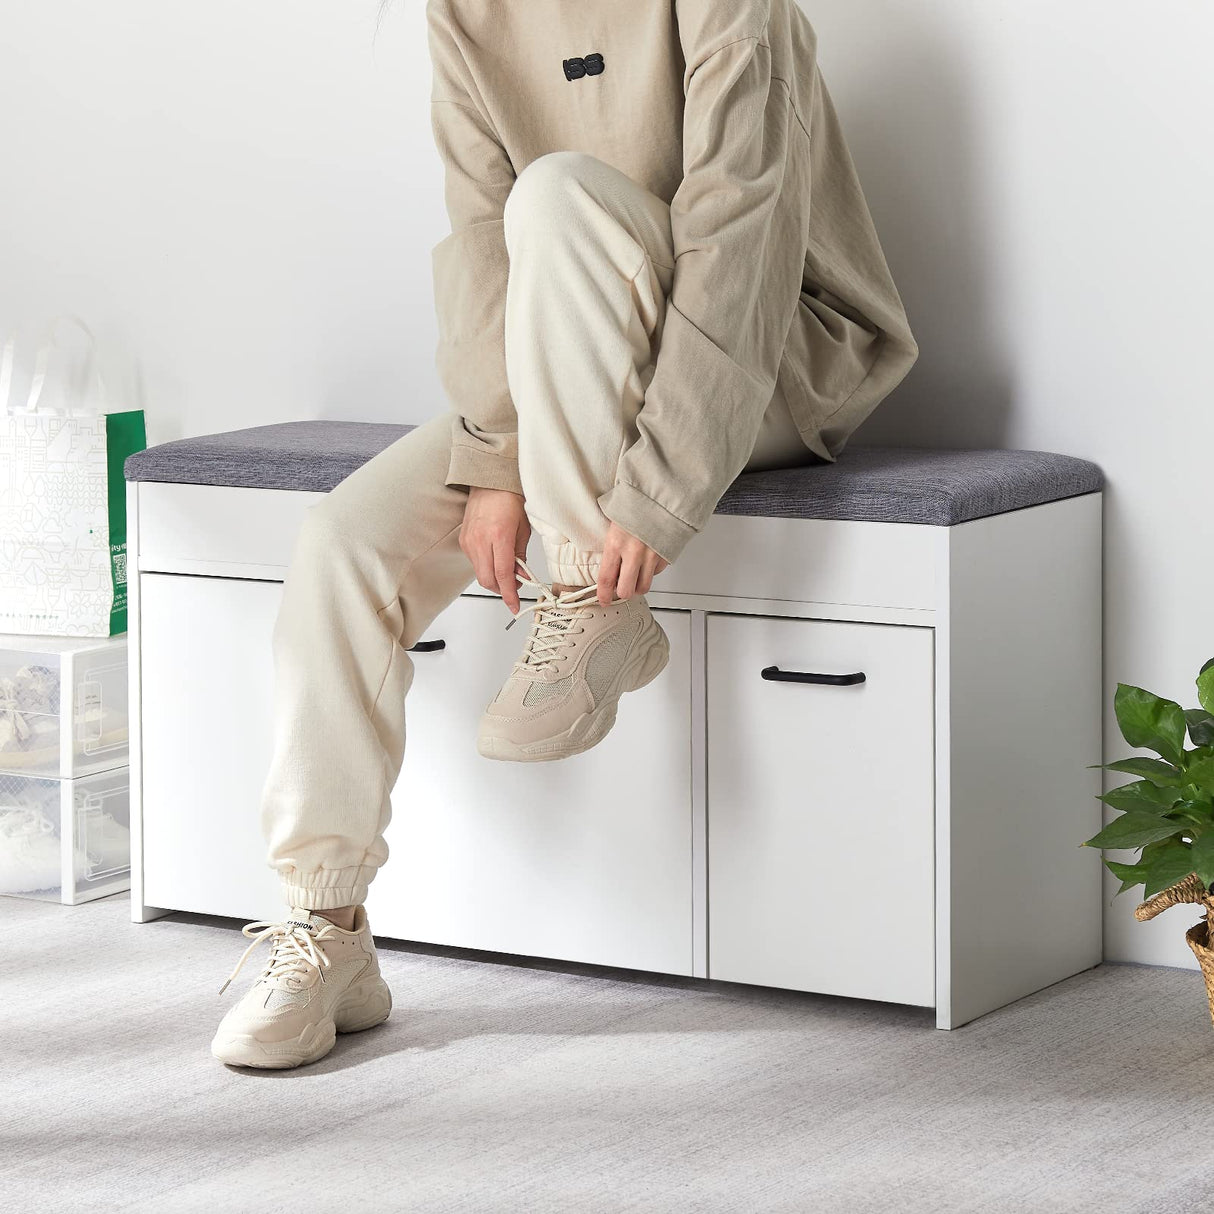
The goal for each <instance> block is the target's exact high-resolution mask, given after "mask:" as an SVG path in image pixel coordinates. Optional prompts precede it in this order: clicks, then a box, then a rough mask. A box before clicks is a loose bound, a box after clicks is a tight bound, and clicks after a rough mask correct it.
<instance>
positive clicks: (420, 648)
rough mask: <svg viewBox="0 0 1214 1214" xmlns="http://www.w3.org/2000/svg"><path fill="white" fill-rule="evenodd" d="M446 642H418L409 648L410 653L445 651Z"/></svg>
mask: <svg viewBox="0 0 1214 1214" xmlns="http://www.w3.org/2000/svg"><path fill="white" fill-rule="evenodd" d="M446 648H447V642H446V641H418V642H417V644H416V645H413V646H411V647H410V649H409V652H410V653H437V652H438V651H439V650H440V649H446Z"/></svg>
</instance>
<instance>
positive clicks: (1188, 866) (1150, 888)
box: [1142, 839, 1193, 898]
mask: <svg viewBox="0 0 1214 1214" xmlns="http://www.w3.org/2000/svg"><path fill="white" fill-rule="evenodd" d="M1149 866H1150V867H1149V872H1148V874H1147V879H1146V882H1145V883H1144V885H1143V891H1142V896H1143V897H1144V898H1149V897H1150V896H1151V895H1152V894H1157V893H1159V891H1160V890H1161V889H1167V887H1168V886H1169V885H1175V884H1176V882H1177V881H1179V880H1180V879H1181V878H1182V877H1187V876H1188V875H1189V874H1190V873H1191V872H1192V871H1193V849H1192V848H1191V847H1188V846H1187V845H1186V844H1184V843H1181V842H1180V840H1179V839H1175V840H1171V841H1169V842H1168V843H1167V844H1165V845H1164V846H1163V847H1161V848H1160V849H1159V850H1158V851H1156V852H1154V853H1153V854H1152V856H1151V859H1150V861H1149Z"/></svg>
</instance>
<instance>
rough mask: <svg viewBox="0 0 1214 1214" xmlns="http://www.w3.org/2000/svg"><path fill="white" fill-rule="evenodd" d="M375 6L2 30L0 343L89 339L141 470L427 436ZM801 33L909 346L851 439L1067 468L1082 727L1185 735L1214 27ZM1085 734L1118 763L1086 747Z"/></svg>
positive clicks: (420, 150)
mask: <svg viewBox="0 0 1214 1214" xmlns="http://www.w3.org/2000/svg"><path fill="white" fill-rule="evenodd" d="M603 2H606V0H603ZM376 6H377V0H342V2H340V3H336V2H329V3H320V2H318V0H294V2H293V3H290V4H288V3H285V0H262V2H261V3H258V4H254V5H250V4H247V3H237V2H236V0H209V2H208V3H207V4H192V5H185V4H182V3H180V2H169V0H108V2H107V3H106V4H104V5H98V4H95V3H90V2H88V0H0V29H2V30H3V38H2V39H0V115H3V116H4V118H5V121H4V124H3V130H4V137H3V139H0V331H3V330H4V329H7V328H8V327H10V326H12V325H14V324H20V325H22V326H24V327H25V330H26V332H27V333H30V334H32V330H33V327H34V326H35V325H36V323H37V322H38V321H39V320H40V319H41V318H43V317H45V316H47V315H49V314H50V313H52V312H57V311H65V310H76V311H79V312H81V313H83V314H85V315H86V316H88V317H89V318H90V319H91V320H93V321H94V322H95V324H96V327H97V328H98V330H99V332H100V334H101V337H102V339H103V342H104V343H105V346H106V351H107V358H106V368H107V370H108V371H109V373H110V377H111V378H112V379H117V380H118V381H119V383H120V384H121V385H123V386H125V388H126V389H127V391H128V392H129V393H130V395H131V396H132V397H133V398H134V399H138V400H139V401H140V402H141V403H142V404H143V405H144V406H145V408H146V409H147V410H148V414H149V428H150V432H151V439H152V441H163V440H166V439H169V438H175V437H178V436H180V435H183V434H193V433H202V432H206V431H212V430H221V429H227V428H231V427H235V426H241V425H252V424H258V423H264V422H271V421H280V420H288V419H292V418H300V417H322V416H323V417H347V418H361V419H366V420H377V421H382V420H401V421H417V420H421V419H423V418H425V417H428V416H430V415H431V414H432V413H434V412H436V411H437V410H439V409H441V408H442V407H443V402H442V399H441V395H440V389H439V386H438V382H437V378H436V376H435V373H434V367H433V347H434V336H435V334H434V320H433V314H432V309H431V296H430V289H431V288H430V266H429V250H430V248H431V246H432V245H433V244H434V243H435V242H436V241H437V240H438V239H439V237H440V236H441V234H442V232H443V230H444V226H443V225H444V218H443V211H442V201H441V188H440V180H439V167H438V162H437V158H436V156H435V154H434V152H433V148H432V145H431V140H430V131H429V117H428V108H427V104H426V98H427V96H428V90H429V65H428V60H427V57H426V46H425V36H424V16H423V6H422V4H421V3H420V0H397V11H395V12H394V13H393V14H392V15H391V16H390V17H389V18H388V19H387V20H386V21H385V23H384V25H383V27H382V28H381V30H380V31H379V34H378V36H376V34H375V17H376V12H375V10H376ZM806 9H807V11H808V12H809V14H810V16H811V18H812V19H813V21H814V23H815V25H816V27H817V29H818V32H819V35H820V38H821V55H822V62H823V67H824V70H825V71H826V74H827V80H828V82H829V84H830V87H831V90H832V92H833V94H834V96H835V100H836V102H837V104H838V106H839V108H840V111H841V112H842V114H843V118H844V121H845V124H846V128H847V131H848V134H849V138H850V140H851V143H852V148H853V152H854V153H855V156H856V160H857V162H858V164H859V166H860V170H861V173H862V176H863V178H864V181H865V184H866V188H867V190H868V193H869V197H870V201H871V203H872V207H873V210H874V213H875V215H876V217H877V222H878V227H879V229H880V231H881V232H882V235H883V239H884V242H885V245H886V248H887V252H888V254H889V258H890V262H891V264H892V266H893V268H894V274H895V278H896V279H897V281H898V282H899V284H900V286H901V288H902V291H903V295H904V297H905V300H906V304H907V308H908V310H909V312H910V315H911V318H912V322H913V323H914V326H915V329H916V332H917V335H918V337H919V339H920V343H921V345H922V348H923V354H922V357H921V359H920V362H919V364H918V366H917V367H916V368H915V370H914V371H913V372H912V375H911V377H910V378H909V379H908V380H907V382H906V384H905V385H904V386H903V387H902V388H901V389H900V390H899V391H898V392H897V393H896V394H895V395H894V396H893V397H891V398H890V399H889V400H888V401H887V402H886V403H885V404H884V405H883V406H882V407H881V409H880V410H879V411H878V413H877V415H876V416H875V417H874V418H873V419H872V421H871V422H870V423H869V424H868V425H867V426H866V427H865V428H864V430H863V431H862V432H861V436H860V439H859V441H863V442H882V441H890V442H905V443H912V444H938V445H943V446H978V445H992V446H1024V447H1037V448H1045V449H1052V450H1057V451H1065V452H1072V453H1075V454H1078V455H1083V456H1086V457H1088V458H1091V459H1095V460H1096V461H1098V462H1099V463H1100V464H1101V465H1102V466H1103V467H1104V469H1105V471H1106V473H1107V475H1108V477H1109V481H1110V484H1109V489H1108V494H1107V537H1106V562H1107V585H1108V608H1107V614H1106V620H1107V629H1108V644H1107V667H1106V678H1107V688H1106V693H1107V694H1106V699H1107V700H1109V701H1110V702H1111V696H1112V690H1113V687H1114V685H1115V683H1116V682H1117V681H1118V680H1122V681H1126V682H1132V683H1137V684H1140V685H1142V686H1145V687H1148V688H1151V689H1152V690H1155V691H1157V692H1159V693H1161V694H1165V695H1169V696H1172V697H1174V698H1179V699H1181V700H1182V701H1183V702H1185V703H1186V704H1192V703H1194V702H1195V701H1194V697H1193V692H1192V678H1193V676H1194V675H1195V673H1196V670H1197V667H1198V666H1199V665H1200V663H1201V662H1202V661H1204V660H1205V659H1206V658H1207V657H1209V656H1211V654H1212V653H1214V628H1212V627H1211V626H1210V621H1211V617H1212V613H1211V611H1210V609H1209V604H1210V603H1211V601H1214V561H1211V560H1210V558H1209V555H1208V554H1209V542H1210V537H1211V534H1212V532H1214V528H1212V527H1211V525H1210V523H1209V517H1208V516H1209V513H1210V507H1209V483H1210V477H1209V474H1208V471H1207V469H1208V465H1209V461H1210V451H1211V450H1212V449H1214V410H1212V409H1211V403H1212V402H1214V363H1212V362H1211V360H1210V359H1209V358H1208V356H1203V353H1202V352H1203V351H1204V350H1205V349H1207V348H1208V345H1209V330H1210V329H1211V328H1212V327H1214V324H1212V322H1214V307H1211V305H1210V303H1209V302H1208V300H1209V293H1208V287H1207V284H1208V282H1209V280H1210V275H1211V269H1212V268H1214V257H1212V255H1211V254H1212V249H1211V243H1212V237H1211V231H1210V225H1209V218H1208V213H1203V210H1202V207H1203V204H1208V200H1209V198H1210V197H1211V194H1212V189H1211V187H1212V186H1214V168H1212V159H1211V155H1210V151H1209V148H1210V140H1209V124H1210V119H1211V116H1212V113H1214V107H1212V105H1211V101H1212V100H1214V99H1212V97H1211V93H1212V91H1214V84H1212V79H1214V77H1212V74H1211V73H1210V71H1209V68H1208V48H1209V46H1210V44H1211V42H1212V41H1214V9H1212V8H1211V7H1210V6H1208V5H1206V4H1204V3H1203V2H1202V0H1156V3H1154V4H1150V5H1148V4H1145V3H1135V4H1130V3H1127V2H1126V0H1105V2H1104V3H1099V2H1097V0H1071V2H1070V3H1069V4H1065V5H1061V4H1058V3H1056V2H1051V0H982V3H980V4H975V3H974V2H973V0H932V3H930V4H929V3H909V2H904V3H894V2H893V0H812V2H810V0H807V2H806ZM1205 211H1206V212H1208V205H1207V206H1206V207H1205ZM1107 732H1108V751H1109V757H1110V758H1112V757H1117V756H1119V755H1121V754H1123V753H1125V752H1126V748H1125V747H1124V746H1122V745H1121V744H1120V741H1119V738H1118V735H1117V732H1116V727H1115V723H1114V722H1113V720H1112V716H1111V713H1110V715H1109V720H1108V724H1107ZM1009 744H1010V745H1014V739H1010V740H1009ZM1031 761H1032V757H1031V756H1028V755H1026V756H1025V762H1031ZM1112 890H1113V887H1112V886H1111V885H1110V887H1109V889H1108V894H1109V896H1110V897H1111V894H1112ZM1132 898H1133V896H1132V895H1126V896H1123V897H1122V898H1120V899H1118V900H1117V901H1116V902H1113V903H1112V904H1111V907H1110V910H1109V915H1108V930H1107V953H1108V955H1109V956H1110V957H1112V958H1117V959H1132V960H1143V961H1156V962H1162V963H1167V964H1183V965H1189V964H1191V963H1192V958H1191V955H1190V954H1189V952H1188V949H1187V948H1186V947H1185V945H1184V943H1183V940H1182V930H1181V928H1182V923H1181V922H1180V920H1179V917H1181V916H1184V915H1186V912H1185V911H1182V910H1177V911H1171V912H1169V913H1168V914H1167V915H1165V916H1163V917H1162V918H1161V919H1160V920H1157V921H1156V922H1155V923H1152V924H1149V925H1141V924H1137V923H1134V922H1133V920H1132V916H1131V911H1132V909H1133V906H1134V901H1133V900H1132Z"/></svg>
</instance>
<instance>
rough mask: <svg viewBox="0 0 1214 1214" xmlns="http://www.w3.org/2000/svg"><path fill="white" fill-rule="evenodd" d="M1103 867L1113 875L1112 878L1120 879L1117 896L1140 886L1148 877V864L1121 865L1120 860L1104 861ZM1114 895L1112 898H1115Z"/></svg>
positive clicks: (1115, 895)
mask: <svg viewBox="0 0 1214 1214" xmlns="http://www.w3.org/2000/svg"><path fill="white" fill-rule="evenodd" d="M1104 865H1105V867H1106V868H1107V869H1108V870H1109V872H1111V873H1112V874H1113V876H1114V877H1120V878H1121V888H1120V889H1119V890H1118V891H1117V894H1124V893H1125V892H1126V890H1128V889H1133V888H1134V886H1136V885H1142V884H1143V882H1145V881H1146V879H1147V877H1148V876H1150V868H1151V866H1150V865H1149V864H1142V863H1139V864H1122V862H1121V861H1120V860H1106V861H1105V862H1104ZM1117 894H1114V895H1113V897H1114V898H1115V897H1117Z"/></svg>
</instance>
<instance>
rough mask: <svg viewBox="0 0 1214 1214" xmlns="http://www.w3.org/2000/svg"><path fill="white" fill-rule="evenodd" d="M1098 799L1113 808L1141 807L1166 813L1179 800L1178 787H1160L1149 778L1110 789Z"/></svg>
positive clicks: (1154, 811)
mask: <svg viewBox="0 0 1214 1214" xmlns="http://www.w3.org/2000/svg"><path fill="white" fill-rule="evenodd" d="M1100 800H1102V801H1103V802H1104V803H1105V804H1106V805H1111V806H1112V807H1113V808H1114V809H1124V810H1131V809H1141V810H1146V811H1147V812H1148V813H1156V814H1162V813H1167V811H1168V810H1169V809H1171V808H1172V806H1173V805H1175V804H1176V802H1177V801H1179V800H1180V789H1179V788H1160V787H1158V786H1157V785H1155V784H1152V783H1151V782H1150V780H1139V781H1138V782H1137V783H1136V784H1123V785H1122V786H1121V787H1120V788H1113V789H1110V790H1109V791H1108V792H1106V793H1104V794H1103V795H1102V796H1101V797H1100Z"/></svg>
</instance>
